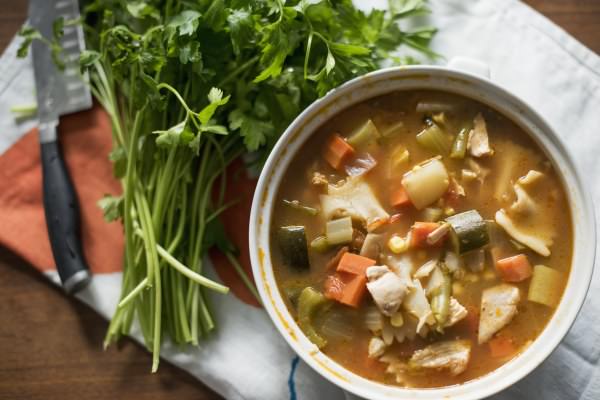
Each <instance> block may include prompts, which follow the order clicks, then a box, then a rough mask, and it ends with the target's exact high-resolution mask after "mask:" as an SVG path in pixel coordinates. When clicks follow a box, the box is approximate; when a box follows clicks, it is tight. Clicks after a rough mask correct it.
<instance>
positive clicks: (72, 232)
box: [29, 0, 92, 293]
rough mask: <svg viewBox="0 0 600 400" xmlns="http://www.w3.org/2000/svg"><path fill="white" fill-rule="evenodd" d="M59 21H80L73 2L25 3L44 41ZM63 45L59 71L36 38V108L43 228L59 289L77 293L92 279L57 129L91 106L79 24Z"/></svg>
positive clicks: (71, 27) (70, 27) (45, 0)
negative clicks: (81, 66)
mask: <svg viewBox="0 0 600 400" xmlns="http://www.w3.org/2000/svg"><path fill="white" fill-rule="evenodd" d="M61 17H62V18H64V20H65V21H69V20H75V19H77V18H79V6H78V4H77V0H30V1H29V24H30V25H31V26H32V27H34V28H36V29H37V30H38V31H39V32H40V33H41V34H42V36H43V37H45V38H52V36H53V23H54V21H55V20H57V19H58V18H61ZM61 45H62V47H63V49H64V50H63V52H62V53H61V58H62V59H63V61H64V63H65V68H64V69H63V70H61V69H59V68H58V67H57V66H56V65H55V64H54V62H53V61H52V57H51V52H50V48H49V47H48V45H47V44H45V43H43V42H41V41H39V40H35V41H34V42H33V43H32V49H31V51H32V56H33V71H34V77H35V86H36V96H37V106H38V119H39V128H38V129H39V138H40V145H41V146H40V153H41V161H42V180H43V192H44V212H45V215H46V225H47V228H48V236H49V238H50V245H51V247H52V254H53V256H54V261H55V263H56V269H57V270H58V275H59V276H60V280H61V282H62V285H63V288H64V289H65V291H66V292H67V293H75V292H77V291H79V290H81V289H83V288H84V287H85V286H86V285H87V283H88V282H89V280H90V277H91V275H90V271H89V268H88V266H87V262H86V260H85V256H84V253H83V248H82V245H81V236H80V216H79V205H78V202H77V195H76V193H75V190H74V188H73V183H72V181H71V179H70V177H69V173H68V171H67V168H66V165H65V163H64V161H63V159H62V156H61V151H60V146H59V142H58V140H57V127H58V123H59V117H60V116H62V115H66V114H70V113H74V112H77V111H82V110H86V109H88V108H90V107H91V106H92V97H91V94H90V90H89V88H88V86H87V84H86V82H85V80H86V77H85V76H83V77H82V75H81V73H80V72H79V64H78V60H79V54H80V53H81V51H83V49H84V39H83V30H82V28H81V25H80V24H77V25H68V26H65V27H64V36H63V37H62V39H61Z"/></svg>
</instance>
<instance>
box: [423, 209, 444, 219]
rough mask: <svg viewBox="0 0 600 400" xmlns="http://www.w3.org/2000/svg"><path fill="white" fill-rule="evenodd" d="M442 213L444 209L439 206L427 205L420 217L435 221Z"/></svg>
mask: <svg viewBox="0 0 600 400" xmlns="http://www.w3.org/2000/svg"><path fill="white" fill-rule="evenodd" d="M443 215H444V210H442V209H441V208H439V207H427V208H426V209H424V210H423V212H422V217H423V218H422V219H423V221H425V222H437V221H439V220H440V219H441V218H442V216H443Z"/></svg>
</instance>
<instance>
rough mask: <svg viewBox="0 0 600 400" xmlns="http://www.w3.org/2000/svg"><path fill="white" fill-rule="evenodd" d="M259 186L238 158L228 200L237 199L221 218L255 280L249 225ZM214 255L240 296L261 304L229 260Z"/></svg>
mask: <svg viewBox="0 0 600 400" xmlns="http://www.w3.org/2000/svg"><path fill="white" fill-rule="evenodd" d="M255 188H256V179H251V178H248V174H247V173H246V170H245V168H244V165H243V163H242V161H241V160H238V161H235V162H234V163H233V164H231V165H230V166H229V168H228V169H227V190H226V192H225V203H229V202H231V201H237V203H235V204H234V205H232V206H231V207H229V208H228V209H227V211H225V212H224V213H223V214H221V221H222V222H223V225H225V232H226V233H227V237H229V239H230V240H231V241H232V242H233V243H234V244H235V245H236V247H237V248H238V250H239V252H240V254H239V256H238V261H239V262H240V264H241V266H242V268H244V271H246V273H247V274H248V276H249V277H250V279H251V280H252V283H253V284H254V280H253V279H252V267H251V264H250V245H249V242H248V228H249V226H250V208H251V207H252V196H253V195H254V189H255ZM210 258H211V260H212V261H213V264H214V265H215V269H216V271H217V274H218V275H219V278H221V279H222V280H223V282H225V284H227V285H228V286H229V287H230V288H231V291H232V292H233V293H234V294H235V295H236V297H237V298H239V299H240V300H242V301H244V302H245V303H247V304H251V305H254V306H257V307H260V304H259V303H258V302H257V301H256V298H255V297H254V296H253V295H252V293H250V291H249V290H248V289H247V288H246V286H245V285H244V284H243V282H242V281H241V280H240V278H239V275H238V274H237V272H236V271H235V269H233V267H232V266H231V264H230V263H229V260H227V258H226V257H225V256H224V255H223V254H221V253H220V252H219V251H217V250H216V249H213V250H211V252H210Z"/></svg>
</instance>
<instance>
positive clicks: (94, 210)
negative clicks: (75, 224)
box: [0, 107, 123, 273]
mask: <svg viewBox="0 0 600 400" xmlns="http://www.w3.org/2000/svg"><path fill="white" fill-rule="evenodd" d="M59 129H60V139H61V144H62V150H63V156H64V157H65V161H66V163H67V165H68V168H69V173H70V175H71V179H72V180H73V182H74V184H75V190H76V191H77V195H78V197H79V206H80V208H81V233H82V241H83V243H84V252H85V255H86V258H87V261H88V263H89V266H90V269H91V270H92V272H94V273H107V272H115V271H119V270H121V266H122V259H123V235H122V230H121V226H120V225H119V224H118V223H112V224H107V223H105V222H104V220H103V218H102V211H101V210H100V209H99V208H98V206H97V205H96V202H97V201H98V199H100V198H101V197H102V196H103V195H104V194H106V193H119V191H120V186H119V183H118V182H117V181H115V180H114V178H113V177H112V167H111V164H110V162H109V161H108V158H107V155H108V153H109V152H110V149H111V141H110V134H107V132H110V123H109V121H108V118H107V117H106V115H105V114H104V113H103V112H102V111H101V110H100V108H99V107H95V108H94V109H93V110H91V111H89V112H83V113H78V114H74V115H70V116H67V117H65V118H62V119H61V123H60V128H59ZM0 177H1V178H0V221H1V222H0V243H1V244H2V245H3V246H5V247H7V248H9V249H10V250H12V251H14V252H15V253H17V254H18V255H19V256H21V257H22V258H24V259H25V260H27V261H28V262H29V263H31V264H32V265H33V266H34V267H35V268H37V269H39V270H40V271H45V270H53V269H55V267H54V260H53V258H52V251H51V249H50V242H49V241H48V233H47V231H46V221H45V217H44V208H43V205H42V170H41V165H40V152H39V142H38V138H37V130H36V129H34V130H33V131H32V132H29V133H28V134H27V135H25V136H24V137H23V138H21V139H20V140H19V141H18V142H17V143H16V144H15V145H13V146H12V147H11V148H10V149H8V150H7V151H6V152H5V153H4V154H2V156H0Z"/></svg>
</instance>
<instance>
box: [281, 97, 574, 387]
mask: <svg viewBox="0 0 600 400" xmlns="http://www.w3.org/2000/svg"><path fill="white" fill-rule="evenodd" d="M273 213H274V214H273V219H272V227H271V249H272V255H271V256H272V262H273V268H274V271H275V276H276V279H277V282H278V285H279V288H280V291H281V293H282V297H283V298H284V300H285V301H286V304H287V306H288V308H289V310H290V312H291V314H292V315H294V316H295V318H296V320H297V323H298V325H299V327H300V328H301V329H302V330H303V332H304V333H305V334H306V336H307V337H308V339H309V340H311V341H312V342H313V343H314V344H315V345H317V346H318V347H319V348H320V349H321V350H322V351H323V352H324V353H325V354H327V355H328V356H330V357H331V358H332V359H334V360H335V361H337V362H338V363H340V364H341V365H343V366H344V367H346V368H347V369H349V370H351V371H354V372H355V373H357V374H359V375H361V376H364V377H365V378H368V379H372V380H375V381H380V382H384V383H388V384H395V385H400V386H404V387H419V388H425V387H440V386H447V385H453V384H459V383H462V382H465V381H468V380H471V379H474V378H477V377H480V376H482V375H484V374H486V373H488V372H490V371H493V370H494V369H496V368H498V367H499V366H501V365H502V364H504V363H506V362H507V361H509V360H510V359H512V358H513V357H515V356H516V355H517V354H519V353H520V352H522V351H523V350H524V349H525V348H526V347H527V346H528V345H529V344H530V343H531V342H532V341H533V340H535V339H536V337H537V336H538V335H539V334H540V333H541V331H542V330H543V329H544V327H545V325H546V324H547V323H548V321H549V319H550V318H551V316H552V314H553V312H554V309H555V307H556V306H557V304H558V302H559V300H560V297H561V295H562V293H563V290H564V287H565V284H566V282H567V279H568V274H569V270H570V264H571V256H572V247H573V246H572V245H573V243H572V240H573V239H572V236H573V235H572V221H571V214H570V208H569V203H568V200H567V197H566V195H565V191H564V187H563V185H562V182H561V180H560V178H559V177H558V175H557V174H556V172H555V171H554V170H553V165H552V164H551V162H550V161H549V160H548V158H547V157H546V155H545V154H544V152H543V151H542V150H541V149H540V147H539V146H538V145H537V144H536V143H535V142H534V141H533V140H532V139H531V138H530V137H529V136H528V135H527V133H526V132H524V131H523V130H522V129H521V128H519V127H518V126H517V125H516V124H514V123H513V122H511V121H510V120H508V119H507V118H506V117H504V116H503V115H501V114H499V113H498V112H497V111H495V110H493V109H491V108H489V107H487V106H485V105H484V104H481V103H478V102H476V101H474V100H471V99H467V98H464V97H461V96H458V95H455V94H450V93H445V92H437V91H401V92H393V93H390V94H387V95H385V96H381V97H377V98H374V99H371V100H369V101H366V102H363V103H360V104H358V105H355V106H352V107H350V108H348V109H347V110H345V111H343V112H341V113H339V114H338V115H336V116H335V117H333V118H331V120H329V121H328V122H326V123H325V124H324V125H323V126H322V127H321V128H319V129H318V131H317V132H316V133H315V134H314V135H313V136H312V138H311V139H310V140H309V141H308V142H307V143H306V144H304V146H303V148H302V149H301V150H300V151H299V152H298V154H297V155H296V157H295V159H294V160H293V161H292V163H291V165H290V166H289V168H288V170H287V172H286V173H285V175H284V178H283V180H282V183H281V186H280V188H279V192H278V195H277V199H276V202H275V205H274V210H273Z"/></svg>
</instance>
